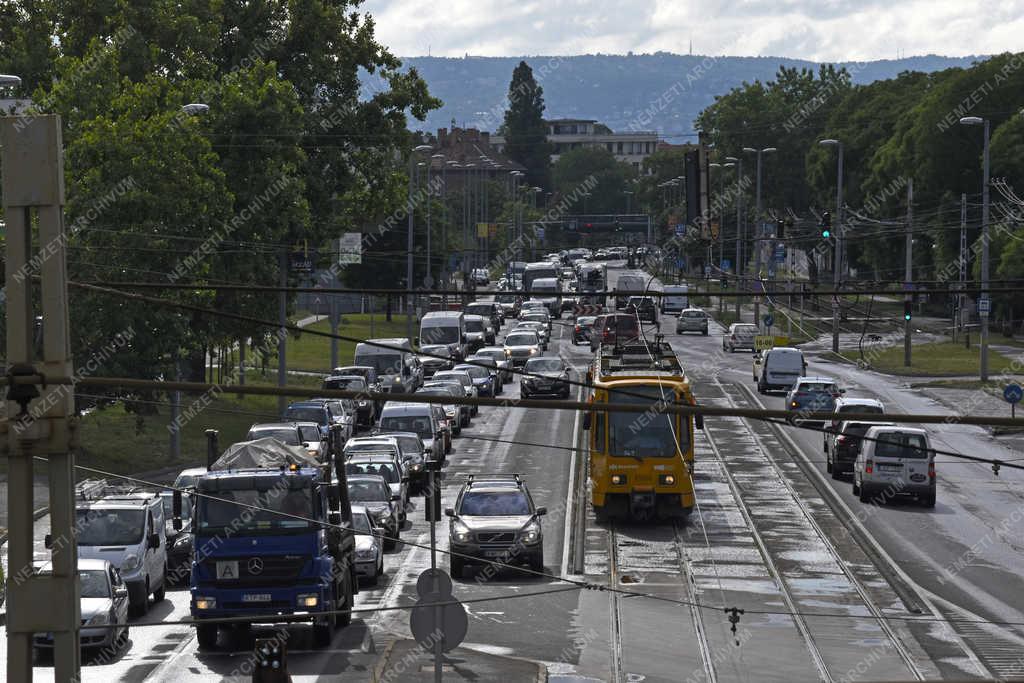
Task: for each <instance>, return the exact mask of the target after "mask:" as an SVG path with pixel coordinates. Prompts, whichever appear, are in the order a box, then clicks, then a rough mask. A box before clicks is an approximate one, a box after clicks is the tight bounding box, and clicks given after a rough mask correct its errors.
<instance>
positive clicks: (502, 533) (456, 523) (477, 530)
mask: <svg viewBox="0 0 1024 683" xmlns="http://www.w3.org/2000/svg"><path fill="white" fill-rule="evenodd" d="M444 513H445V515H447V516H448V517H450V518H451V524H450V525H449V536H450V539H451V552H452V554H451V555H449V562H450V563H451V575H452V576H453V577H455V578H461V577H462V570H463V567H464V566H465V565H466V564H469V563H473V562H474V561H475V562H482V563H487V562H491V561H493V562H500V563H502V564H526V565H528V566H529V567H530V569H532V570H534V571H538V572H539V571H543V570H544V533H543V530H542V529H541V525H540V518H541V517H543V516H544V515H546V514H547V513H548V510H547V508H544V507H534V505H533V498H532V497H531V496H530V491H529V490H528V489H527V488H526V484H525V483H523V480H522V479H521V478H520V477H519V475H518V474H485V475H472V474H471V475H469V479H468V480H467V481H466V483H465V484H463V486H462V489H461V490H460V491H459V495H458V498H457V499H456V501H455V507H454V508H448V509H446V510H445V511H444Z"/></svg>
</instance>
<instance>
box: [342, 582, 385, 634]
mask: <svg viewBox="0 0 1024 683" xmlns="http://www.w3.org/2000/svg"><path fill="white" fill-rule="evenodd" d="M357 580H358V579H357V578H356V575H355V572H354V571H353V572H351V573H350V574H349V578H348V581H346V582H345V588H344V592H343V593H342V595H344V596H345V609H346V610H348V611H347V612H338V613H337V614H335V615H334V617H333V618H332V620H333V621H334V625H335V626H339V627H341V628H345V627H346V626H348V625H349V624H350V623H352V607H353V606H354V605H353V601H352V586H353V585H354V582H355V581H357ZM376 582H377V577H374V583H376ZM334 609H341V605H339V604H338V603H337V602H335V603H334Z"/></svg>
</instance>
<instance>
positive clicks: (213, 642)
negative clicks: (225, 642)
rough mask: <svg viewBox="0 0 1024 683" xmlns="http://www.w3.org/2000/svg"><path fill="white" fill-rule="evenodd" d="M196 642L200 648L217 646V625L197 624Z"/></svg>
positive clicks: (205, 648) (206, 648) (208, 648)
mask: <svg viewBox="0 0 1024 683" xmlns="http://www.w3.org/2000/svg"><path fill="white" fill-rule="evenodd" d="M196 642H197V643H198V644H199V649H200V650H212V649H213V648H215V647H217V625H216V624H196Z"/></svg>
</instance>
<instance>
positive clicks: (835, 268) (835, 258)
mask: <svg viewBox="0 0 1024 683" xmlns="http://www.w3.org/2000/svg"><path fill="white" fill-rule="evenodd" d="M818 144H819V145H824V146H825V147H837V148H838V149H839V159H838V162H837V164H838V166H837V171H836V223H835V225H836V246H835V249H833V251H832V287H833V289H835V290H836V291H837V292H838V291H839V280H840V271H841V270H842V263H843V143H842V142H840V141H839V140H834V139H832V138H827V139H825V140H819V141H818ZM838 302H839V295H838V294H835V295H834V296H833V298H832V352H833V353H839V303H838Z"/></svg>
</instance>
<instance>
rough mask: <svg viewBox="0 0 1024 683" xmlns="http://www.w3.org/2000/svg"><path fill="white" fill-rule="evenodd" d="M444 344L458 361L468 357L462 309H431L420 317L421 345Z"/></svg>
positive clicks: (419, 342) (417, 341)
mask: <svg viewBox="0 0 1024 683" xmlns="http://www.w3.org/2000/svg"><path fill="white" fill-rule="evenodd" d="M431 344H444V345H445V346H447V347H448V353H449V354H450V355H451V356H452V358H454V359H455V361H456V362H459V361H461V360H462V359H463V358H465V357H466V320H465V314H464V313H463V312H462V311H430V312H429V313H425V314H424V315H423V317H422V318H420V336H419V337H418V338H417V339H416V345H417V346H419V347H421V348H422V347H424V346H429V345H431Z"/></svg>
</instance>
